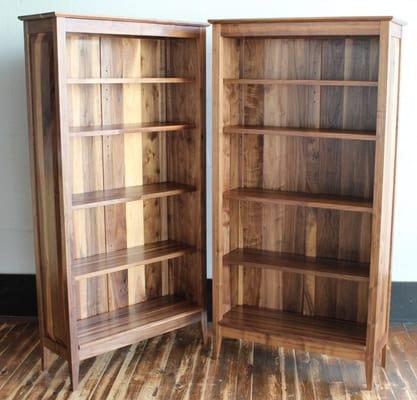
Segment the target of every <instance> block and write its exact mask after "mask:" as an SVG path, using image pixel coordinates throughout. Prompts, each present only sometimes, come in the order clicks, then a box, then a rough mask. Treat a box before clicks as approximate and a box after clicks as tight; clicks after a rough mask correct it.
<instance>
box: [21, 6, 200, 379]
mask: <svg viewBox="0 0 417 400" xmlns="http://www.w3.org/2000/svg"><path fill="white" fill-rule="evenodd" d="M22 19H23V20H24V21H25V40H26V65H27V83H28V91H27V92H28V110H29V122H30V144H31V157H32V173H33V177H32V186H33V194H34V200H33V204H34V222H35V227H36V238H35V241H36V243H35V247H36V252H37V253H36V255H37V284H38V304H39V307H38V308H39V311H40V331H41V344H42V347H43V361H44V366H45V368H46V367H47V360H48V352H49V351H51V350H52V351H54V352H56V353H58V354H59V355H61V356H63V357H65V358H66V359H67V360H68V362H69V364H70V371H71V378H72V383H73V387H76V386H77V383H78V368H79V362H80V360H82V359H85V358H88V357H92V356H95V355H97V354H100V353H103V352H106V351H109V350H112V349H116V348H119V347H121V346H125V345H127V344H131V343H134V342H135V341H138V340H142V339H146V338H149V337H152V336H155V335H158V334H161V333H165V332H168V331H170V330H173V329H177V328H179V327H181V326H185V325H188V324H190V323H194V322H200V323H201V325H202V330H203V335H204V336H205V337H206V311H205V307H206V293H205V286H206V267H205V242H206V240H205V234H206V233H205V106H204V101H205V91H204V88H205V27H204V25H203V24H201V25H198V24H196V25H193V24H188V25H187V24H185V23H178V24H176V23H170V22H159V21H133V20H122V19H113V20H112V19H103V18H95V17H82V16H77V17H75V16H60V15H56V14H54V13H52V14H48V15H47V16H43V17H42V16H41V17H39V16H38V18H36V17H22ZM103 332H104V333H103Z"/></svg>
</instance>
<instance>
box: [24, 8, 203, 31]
mask: <svg viewBox="0 0 417 400" xmlns="http://www.w3.org/2000/svg"><path fill="white" fill-rule="evenodd" d="M18 18H19V19H20V20H21V21H30V20H36V19H48V18H70V19H88V20H98V21H103V20H111V21H118V22H137V23H148V24H160V25H181V26H194V27H206V26H209V24H207V23H205V22H186V21H174V20H159V19H140V18H132V17H113V16H104V15H83V14H71V13H64V12H56V11H50V12H46V13H40V14H31V15H21V16H19V17H18Z"/></svg>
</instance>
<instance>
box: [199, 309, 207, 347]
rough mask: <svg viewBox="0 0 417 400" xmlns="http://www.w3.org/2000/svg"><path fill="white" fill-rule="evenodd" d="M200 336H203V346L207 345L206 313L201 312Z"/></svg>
mask: <svg viewBox="0 0 417 400" xmlns="http://www.w3.org/2000/svg"><path fill="white" fill-rule="evenodd" d="M201 334H202V336H203V343H204V345H206V344H207V339H208V331H207V313H206V312H205V311H203V312H202V313H201Z"/></svg>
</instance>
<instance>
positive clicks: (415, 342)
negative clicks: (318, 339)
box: [0, 322, 417, 400]
mask: <svg viewBox="0 0 417 400" xmlns="http://www.w3.org/2000/svg"><path fill="white" fill-rule="evenodd" d="M40 355H41V349H40V346H39V340H38V334H37V325H36V323H32V322H30V323H12V322H7V323H2V324H0V399H15V400H38V399H48V400H49V399H59V400H75V399H77V400H79V399H91V400H93V399H100V400H101V399H108V400H119V399H120V400H124V399H155V400H158V399H160V400H165V399H169V400H179V399H184V400H198V399H207V400H212V399H213V400H216V399H230V400H258V399H259V400H269V399H275V400H281V399H285V400H293V399H294V400H321V399H325V400H341V399H349V400H402V399H407V400H413V399H417V324H397V325H395V326H392V328H391V331H390V338H389V346H388V357H387V368H386V370H384V369H382V368H378V371H377V376H376V384H375V388H374V390H373V391H368V390H366V386H365V377H364V366H363V364H362V363H361V362H354V361H346V360H340V359H335V358H331V357H326V356H322V355H320V354H313V353H311V354H310V353H304V352H302V351H294V350H291V349H282V348H278V347H274V348H272V347H268V346H264V345H259V344H255V345H254V344H253V343H249V342H238V341H235V340H229V339H225V340H224V341H223V345H222V350H221V354H220V358H219V360H217V361H216V360H213V359H212V358H211V355H212V349H211V346H210V344H208V345H203V343H202V341H201V338H200V328H199V326H198V325H194V326H189V327H186V328H183V329H180V330H179V331H177V332H172V333H168V334H166V335H163V336H159V337H156V338H153V339H150V340H147V341H143V342H140V343H136V344H134V345H132V346H127V347H124V348H121V349H119V350H116V351H113V352H109V353H107V354H104V355H102V356H99V357H96V358H91V359H88V360H86V361H83V362H82V363H81V370H80V387H79V389H78V390H77V391H75V392H71V390H70V380H69V377H68V367H67V365H66V363H65V362H64V361H63V360H62V359H61V358H59V357H57V356H56V355H54V356H53V357H52V359H51V366H50V368H49V370H48V371H47V372H46V373H43V372H42V371H41V360H40Z"/></svg>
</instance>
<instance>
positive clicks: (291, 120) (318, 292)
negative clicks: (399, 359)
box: [210, 17, 402, 388]
mask: <svg viewBox="0 0 417 400" xmlns="http://www.w3.org/2000/svg"><path fill="white" fill-rule="evenodd" d="M210 22H211V23H212V24H213V142H214V145H213V167H214V172H213V175H214V176H213V185H214V187H213V193H214V205H213V207H214V210H213V224H214V225H213V226H214V255H213V257H214V286H213V293H214V294H213V301H214V339H215V354H216V355H218V354H219V351H220V348H221V341H222V338H223V337H227V338H235V339H244V340H248V341H253V342H258V343H263V344H270V345H274V346H277V345H278V346H286V347H290V348H295V349H298V350H304V351H311V352H320V353H326V354H328V355H330V356H336V357H344V358H350V359H355V360H363V361H365V369H366V378H367V385H368V387H369V388H370V387H371V386H372V381H373V375H374V370H375V366H376V363H378V362H379V361H380V360H381V361H382V364H383V365H385V357H386V344H387V334H388V324H389V304H390V283H391V281H390V257H391V229H392V218H393V213H392V210H393V193H394V180H395V154H396V134H397V132H396V131H397V108H398V105H397V104H398V84H399V59H400V46H401V31H402V27H401V24H400V23H398V22H396V21H394V20H393V19H392V18H391V17H363V18H319V19H271V20H214V21H210Z"/></svg>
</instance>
